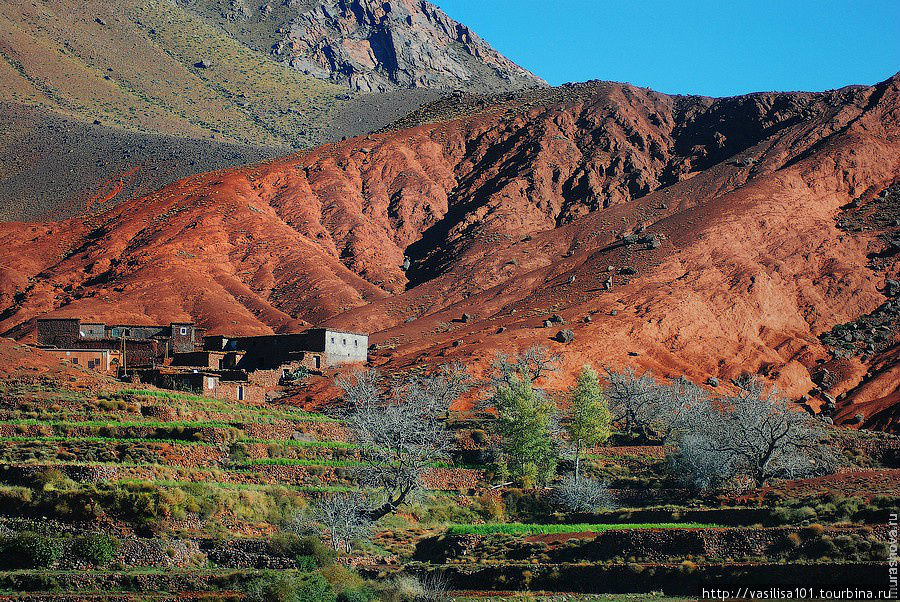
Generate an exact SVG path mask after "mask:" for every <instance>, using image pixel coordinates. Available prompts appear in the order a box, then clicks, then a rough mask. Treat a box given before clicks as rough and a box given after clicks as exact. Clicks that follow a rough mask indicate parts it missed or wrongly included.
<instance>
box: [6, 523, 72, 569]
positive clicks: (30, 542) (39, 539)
mask: <svg viewBox="0 0 900 602" xmlns="http://www.w3.org/2000/svg"><path fill="white" fill-rule="evenodd" d="M62 550H63V542H62V540H61V539H58V538H54V537H49V536H47V535H41V534H39V533H34V532H31V531H25V532H22V533H18V534H16V535H13V536H10V537H5V538H3V539H2V540H0V551H2V554H0V558H2V559H3V560H2V562H3V563H4V564H6V565H7V566H8V567H10V568H48V567H50V566H52V565H53V564H55V563H56V561H57V560H58V559H59V557H60V556H61V555H62Z"/></svg>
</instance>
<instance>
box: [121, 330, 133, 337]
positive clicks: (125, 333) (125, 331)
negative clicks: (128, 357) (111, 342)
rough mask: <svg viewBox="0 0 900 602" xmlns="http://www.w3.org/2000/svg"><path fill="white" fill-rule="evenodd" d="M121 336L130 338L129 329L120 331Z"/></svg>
mask: <svg viewBox="0 0 900 602" xmlns="http://www.w3.org/2000/svg"><path fill="white" fill-rule="evenodd" d="M122 336H124V337H129V336H131V329H129V328H126V329H124V330H123V331H122Z"/></svg>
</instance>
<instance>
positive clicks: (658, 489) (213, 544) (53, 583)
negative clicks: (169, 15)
mask: <svg viewBox="0 0 900 602" xmlns="http://www.w3.org/2000/svg"><path fill="white" fill-rule="evenodd" d="M67 370H70V369H69V368H67ZM82 378H84V377H81V376H78V375H74V374H72V375H68V373H66V372H63V373H62V374H58V375H56V376H54V377H52V378H50V377H39V376H36V375H34V374H31V375H29V376H28V377H27V378H20V377H18V376H17V377H14V378H5V379H4V381H3V385H2V390H0V546H2V547H3V550H4V552H5V555H2V557H3V558H4V560H3V563H4V564H3V566H2V568H0V597H2V598H3V599H71V600H80V599H100V600H120V599H121V600H132V599H148V600H150V599H152V600H175V599H178V600H181V599H216V600H231V599H235V600H238V599H246V600H264V599H276V598H270V597H267V596H270V595H272V592H273V591H275V589H277V587H280V586H284V587H286V588H289V589H290V588H293V589H291V591H295V592H296V591H302V592H306V593H305V594H303V595H309V596H313V597H311V598H302V597H301V598H287V599H291V600H294V599H311V600H312V599H323V600H335V599H340V600H359V599H365V600H369V599H376V598H373V596H380V597H381V599H394V600H413V599H420V598H417V596H418V595H419V594H416V593H415V591H419V590H415V591H413V590H414V589H415V588H414V587H413V586H411V585H410V583H412V582H409V581H408V579H409V577H410V576H413V575H415V576H417V577H416V579H418V581H415V582H414V583H415V584H417V585H416V586H415V587H421V584H422V583H428V579H432V580H434V583H439V584H440V586H441V587H440V588H439V589H440V590H441V591H444V590H449V591H451V592H453V596H454V597H455V598H456V599H460V600H464V599H471V597H470V596H471V595H474V594H475V593H476V592H477V593H478V595H479V596H482V595H491V594H492V595H496V596H497V598H494V599H508V598H512V599H516V598H514V596H519V597H520V599H527V600H556V599H559V600H562V599H565V600H588V599H595V597H601V598H602V599H614V600H623V601H624V600H631V599H641V600H643V599H650V600H659V601H660V602H666V601H669V600H676V599H682V598H679V596H681V597H688V598H689V597H690V596H694V595H696V589H697V587H699V585H700V584H701V583H709V582H714V583H721V584H727V583H739V584H742V585H743V584H757V583H758V584H763V583H767V584H777V583H792V582H795V581H796V580H797V579H798V578H802V579H808V580H811V581H812V582H815V583H817V584H821V585H823V586H827V585H835V586H837V585H841V584H852V583H860V584H861V583H877V582H879V579H881V578H882V577H883V576H884V575H886V574H887V573H886V571H887V562H888V551H887V550H888V544H889V541H890V526H889V524H888V516H889V511H890V510H893V509H895V508H896V507H897V501H898V499H900V469H898V468H896V459H897V450H898V449H900V444H898V440H897V438H895V437H893V436H890V435H883V434H881V435H879V434H875V433H867V432H853V433H849V432H846V431H841V430H837V429H835V431H834V436H835V437H836V441H837V444H838V446H839V448H840V449H842V450H843V451H842V454H843V455H844V456H845V457H846V459H847V463H846V466H845V467H844V468H843V469H842V470H841V471H839V472H838V473H837V474H835V475H831V476H827V477H821V478H816V479H804V480H795V481H775V482H773V483H772V484H770V485H769V486H767V487H766V488H763V489H760V490H753V491H740V492H727V491H717V492H709V493H706V494H697V493H692V492H688V491H686V490H684V489H681V488H679V486H678V484H677V483H676V482H674V481H673V480H672V478H671V476H670V472H669V470H668V469H667V460H666V454H667V453H668V451H667V448H665V447H662V446H660V445H643V444H635V442H634V441H629V440H628V438H627V437H625V436H624V435H622V434H616V433H614V434H613V436H612V438H611V440H610V442H609V443H608V444H606V445H603V446H599V447H595V448H593V449H591V450H590V451H589V453H588V454H586V457H585V459H583V461H582V470H583V471H584V474H585V475H587V476H590V477H592V478H596V479H602V480H604V481H605V482H606V483H608V486H609V488H610V489H609V490H610V492H611V494H612V495H613V496H614V498H615V507H614V508H610V509H606V510H597V511H595V512H590V513H577V512H571V511H565V510H562V509H561V508H560V506H558V505H557V504H556V503H555V502H554V498H553V496H552V495H551V492H550V491H549V490H547V489H541V488H537V489H534V488H531V489H522V488H517V487H515V486H512V485H510V484H506V485H503V486H499V487H498V486H497V483H498V480H497V474H496V472H495V467H494V465H493V463H492V462H491V460H490V458H491V440H492V435H490V434H489V433H490V432H491V431H492V428H493V418H492V417H491V416H490V415H489V414H482V413H480V412H478V411H471V412H466V413H465V414H456V413H453V414H451V415H450V418H449V422H448V425H449V427H450V428H451V431H452V434H453V440H454V441H455V444H454V446H453V449H452V450H451V453H450V456H449V458H450V459H449V461H440V462H431V463H430V465H428V466H427V467H426V472H425V475H424V477H423V482H424V484H425V485H426V487H425V489H424V490H423V492H422V493H421V495H418V496H416V497H414V498H412V499H410V500H407V501H406V502H405V503H404V504H403V505H402V507H401V508H400V510H399V511H398V512H396V513H391V514H389V515H387V516H385V517H383V518H381V519H380V520H379V521H378V522H377V523H376V525H375V528H374V531H373V533H372V534H371V537H369V538H361V539H360V540H359V541H358V542H356V544H355V547H354V550H353V552H352V553H350V554H345V553H343V552H342V553H340V554H338V553H336V552H334V551H332V550H331V549H330V548H328V547H327V546H325V545H324V544H323V543H322V540H321V539H319V536H318V534H315V535H300V534H298V532H297V531H296V530H295V529H294V528H293V527H291V525H294V524H296V521H297V520H298V517H302V516H304V513H305V512H306V511H307V509H308V508H309V506H310V503H311V502H315V501H316V500H320V499H323V498H324V497H326V496H331V495H334V494H356V493H371V490H370V489H369V488H368V485H363V483H362V481H361V480H360V479H361V470H360V469H362V468H363V467H365V466H366V461H365V457H366V456H365V452H366V451H367V449H370V448H363V447H360V445H358V444H357V443H355V442H354V441H353V440H352V437H351V433H350V431H349V429H348V426H347V425H346V424H344V423H343V422H342V421H341V420H340V419H338V418H336V417H334V416H329V415H325V414H321V413H317V412H310V411H306V410H304V409H302V408H300V407H296V406H293V405H288V404H287V403H281V402H277V401H276V402H273V403H268V404H265V405H262V404H260V405H255V404H250V403H236V402H228V401H223V400H216V399H210V398H205V397H199V396H196V395H192V394H188V393H175V392H170V391H159V390H153V389H147V388H142V387H128V386H125V385H122V384H118V383H115V382H113V381H88V383H87V384H86V385H85V384H83V383H80V380H79V379H82ZM76 382H78V383H79V384H78V386H76V385H75V383H76ZM293 398H297V396H296V395H295V396H293ZM567 462H569V460H565V459H564V460H563V466H561V470H562V471H565V470H567V468H568V465H567V464H566V463H567ZM798 575H799V577H798ZM405 579H406V580H407V581H404V580H405ZM279 584H281V585H279ZM404 584H405V585H404ZM404 587H406V588H407V589H406V590H404V589H403V588H404ZM411 587H412V588H413V589H410V588H411ZM273 588H275V589H273ZM298 588H299V589H298ZM59 591H65V592H67V596H68V597H65V596H63V597H61V598H60V597H58V596H57V594H54V593H53V592H59ZM266 592H268V593H266ZM404 592H405V593H404ZM410 592H413V593H410ZM637 592H643V594H642V595H643V596H645V597H641V598H630V597H628V596H627V595H626V593H630V595H632V596H633V595H636V593H637ZM653 592H656V593H655V594H654V593H653ZM662 592H664V594H663V593H662ZM420 593H421V592H420ZM54 596H57V597H54ZM367 596H368V597H367ZM606 596H613V597H611V598H607V597H606ZM688 598H684V599H688ZM278 599H280V598H278ZM487 599H491V598H490V597H488V598H487Z"/></svg>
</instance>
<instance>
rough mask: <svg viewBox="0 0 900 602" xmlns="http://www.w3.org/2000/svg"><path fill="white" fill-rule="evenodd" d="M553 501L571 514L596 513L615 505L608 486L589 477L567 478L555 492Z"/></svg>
mask: <svg viewBox="0 0 900 602" xmlns="http://www.w3.org/2000/svg"><path fill="white" fill-rule="evenodd" d="M553 499H554V501H555V502H556V503H557V504H559V505H560V506H562V507H563V508H565V509H566V510H569V511H571V512H596V511H597V510H600V509H606V508H612V507H613V505H614V501H613V497H612V494H610V492H609V489H608V488H607V487H606V484H605V483H601V482H599V481H595V480H593V479H589V478H587V477H581V478H580V479H576V478H575V477H571V476H570V477H566V478H565V479H563V481H562V483H561V484H560V485H559V486H558V487H557V488H556V489H555V490H554V492H553Z"/></svg>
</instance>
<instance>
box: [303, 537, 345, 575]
mask: <svg viewBox="0 0 900 602" xmlns="http://www.w3.org/2000/svg"><path fill="white" fill-rule="evenodd" d="M293 552H294V553H295V554H296V555H297V557H298V558H299V557H305V556H309V557H311V558H314V559H315V561H316V563H317V564H318V565H319V566H322V567H325V566H330V565H332V564H334V561H335V559H336V558H337V552H335V551H334V550H332V549H331V548H329V547H328V546H327V545H325V543H324V542H323V541H322V540H321V539H319V537H317V536H315V535H307V536H305V537H300V538H299V539H297V543H296V545H295V547H294V548H293Z"/></svg>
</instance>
